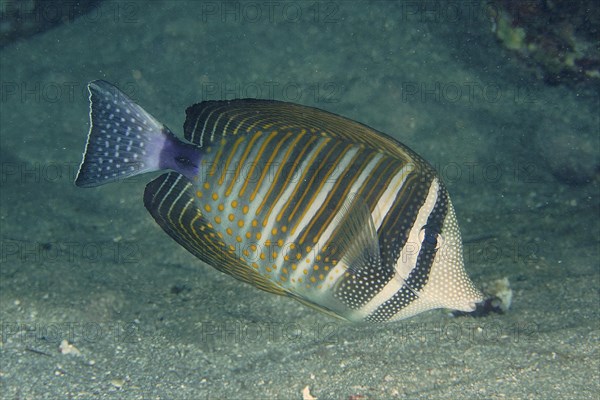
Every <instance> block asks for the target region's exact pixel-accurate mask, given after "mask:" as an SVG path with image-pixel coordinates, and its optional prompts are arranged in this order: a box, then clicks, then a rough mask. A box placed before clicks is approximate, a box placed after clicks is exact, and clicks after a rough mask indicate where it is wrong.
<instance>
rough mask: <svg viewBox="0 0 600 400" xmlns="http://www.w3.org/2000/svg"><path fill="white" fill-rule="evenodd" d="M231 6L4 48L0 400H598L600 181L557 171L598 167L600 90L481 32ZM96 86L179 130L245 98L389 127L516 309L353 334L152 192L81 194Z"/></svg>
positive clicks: (82, 26) (379, 16) (154, 16)
mask: <svg viewBox="0 0 600 400" xmlns="http://www.w3.org/2000/svg"><path fill="white" fill-rule="evenodd" d="M260 4H263V5H262V6H261V5H260ZM265 4H271V6H272V7H273V8H272V13H269V12H268V10H267V9H266V8H265V7H266V6H265ZM403 4H404V5H406V4H407V3H403ZM456 4H460V7H464V6H465V4H466V3H454V5H456ZM230 5H233V9H232V10H231V9H226V8H224V7H226V5H225V4H224V3H220V2H212V1H211V2H189V3H187V2H183V1H172V2H154V1H153V2H149V3H148V4H145V3H138V2H134V1H125V2H116V3H104V4H103V5H102V6H101V7H100V8H99V9H98V10H96V12H95V13H94V14H93V15H91V16H86V17H82V18H79V19H76V20H75V21H72V22H71V23H68V24H64V25H62V26H60V27H57V28H55V29H53V30H51V31H48V32H46V33H43V34H40V35H37V36H35V37H32V38H30V39H28V40H26V41H22V42H16V43H14V44H12V45H10V46H8V47H5V48H4V49H2V50H1V82H2V93H1V94H2V99H1V102H0V111H1V115H0V129H1V131H0V132H1V158H2V160H1V161H2V181H1V183H2V185H1V200H2V203H1V215H0V218H1V220H0V222H1V230H2V231H1V240H2V254H1V256H2V260H1V261H2V263H1V269H0V301H1V308H0V319H1V322H2V342H1V347H0V350H1V358H0V363H1V364H0V398H3V399H68V398H74V399H89V398H109V399H217V398H219V399H258V398H261V399H262V398H277V399H301V398H302V390H303V389H304V388H305V387H306V386H308V387H309V390H310V393H311V394H312V395H313V396H315V397H317V398H318V399H387V398H411V399H412V398H432V399H459V398H460V399H463V398H464V399H504V398H511V399H524V398H535V399H566V398H569V399H592V398H596V399H597V398H598V392H599V391H600V383H599V380H600V377H599V368H600V365H599V364H600V363H599V358H600V354H599V341H598V339H599V334H600V330H599V318H598V309H599V305H600V301H599V293H598V290H599V287H600V282H599V265H598V263H599V261H598V260H599V254H598V243H599V241H598V239H599V237H598V220H599V206H598V205H599V198H600V196H599V193H598V192H599V190H598V179H597V178H598V177H597V174H596V176H595V177H593V179H592V182H591V183H588V184H584V185H569V184H566V183H565V182H564V181H561V180H558V179H557V178H556V177H555V176H554V175H552V174H551V173H550V172H549V171H550V168H549V167H548V165H549V164H548V163H549V162H557V160H558V162H562V161H560V160H562V159H564V160H565V161H564V162H565V163H567V164H568V163H577V162H579V161H581V162H585V160H582V159H581V157H580V156H579V154H580V152H581V149H577V148H575V147H574V146H572V145H571V143H570V142H569V140H567V139H565V137H566V138H568V137H569V134H570V133H569V132H566V131H565V129H567V130H568V129H571V128H569V126H572V125H570V124H569V123H568V121H572V120H573V119H576V120H578V121H581V124H582V125H580V126H584V127H587V128H585V129H591V132H587V136H586V137H587V138H590V137H591V138H592V140H591V141H590V143H591V147H589V146H588V147H587V150H586V151H587V152H588V153H589V152H591V154H592V156H593V157H596V158H595V161H594V162H595V163H596V165H597V157H598V142H597V136H596V135H597V132H598V131H597V129H598V122H597V120H596V119H595V118H596V116H595V115H594V110H597V107H598V92H597V89H594V88H590V87H585V86H581V85H580V86H572V85H562V86H548V85H546V84H545V83H543V82H541V81H539V80H537V79H536V78H534V77H533V75H532V74H531V73H530V72H528V71H525V70H524V69H522V68H521V67H520V65H519V64H518V63H516V62H515V60H514V59H513V58H514V56H513V55H511V54H509V53H507V52H506V51H505V50H503V49H502V48H501V47H500V46H499V44H498V42H497V40H496V39H495V37H494V35H493V34H492V32H491V30H490V27H491V25H490V22H489V21H488V20H487V19H486V18H483V17H481V16H479V17H477V18H476V17H472V18H469V17H465V16H463V17H460V18H449V17H448V16H446V17H445V16H444V15H443V14H440V15H439V16H438V17H435V16H433V17H432V16H430V17H427V16H426V17H425V19H423V18H421V17H419V16H418V15H416V16H415V15H413V14H412V13H410V12H407V8H406V7H403V6H402V4H401V3H394V2H369V3H359V2H330V3H319V5H317V3H313V2H310V1H307V2H271V3H262V2H255V3H237V2H233V3H230ZM237 7H239V9H238V8H237ZM249 7H254V9H252V8H249ZM257 7H262V8H261V14H260V15H258V16H257V14H255V12H256V10H257ZM284 8H285V10H284ZM238 10H239V11H238ZM223 12H225V14H223ZM298 12H300V13H301V14H300V16H299V17H298V18H297V16H298V14H297V13H298ZM223 19H224V20H223ZM297 19H298V20H297ZM99 78H102V79H106V80H108V81H111V82H114V83H115V84H117V85H119V86H120V87H122V88H125V89H126V91H127V92H128V93H130V94H131V95H132V96H133V98H134V99H135V100H136V101H138V102H139V103H140V104H141V105H142V106H143V107H145V108H146V109H147V110H148V111H150V112H151V113H152V114H154V115H155V116H156V117H157V118H158V119H159V120H161V121H162V122H164V123H165V124H166V125H168V126H169V127H170V128H171V129H172V130H173V131H174V132H177V133H178V134H180V135H181V133H182V128H181V127H182V124H183V121H184V110H185V108H186V107H187V106H189V105H191V104H193V103H195V102H198V101H200V100H203V99H208V98H211V99H218V98H232V97H247V96H250V97H262V98H275V99H279V100H288V101H295V102H300V103H303V104H307V105H312V106H317V107H320V108H324V109H327V110H329V111H333V112H336V113H339V114H342V115H345V116H348V117H351V118H353V119H356V120H359V121H361V122H364V123H366V124H368V125H371V126H373V127H375V128H377V129H379V130H381V131H384V132H388V133H389V134H391V135H393V136H394V137H396V138H397V139H399V140H401V141H402V142H404V143H406V144H407V145H409V146H410V147H412V148H413V149H415V150H416V151H417V152H419V153H420V154H422V155H423V156H424V157H425V158H426V159H428V160H429V161H430V162H432V163H433V164H434V165H435V166H436V168H438V169H439V170H440V172H441V174H442V176H443V178H444V179H445V180H446V182H447V184H448V188H449V191H450V193H451V196H452V199H453V202H454V205H455V208H456V211H457V214H458V218H459V222H460V224H461V229H462V234H463V238H464V239H465V255H466V268H467V270H468V271H469V274H470V276H471V277H472V278H473V280H474V282H475V283H476V285H477V286H479V287H483V286H484V285H486V284H487V283H489V282H491V281H493V280H495V279H499V278H503V277H507V278H508V279H509V280H510V283H511V287H512V289H513V291H514V296H513V303H512V307H511V309H510V311H509V312H508V313H506V314H504V315H500V314H495V315H490V316H488V317H485V318H479V319H474V318H469V317H467V318H451V317H449V316H448V314H447V312H444V311H432V312H428V313H426V314H422V315H420V316H417V317H414V318H412V319H409V320H405V321H400V322H397V323H393V324H387V325H350V324H345V323H341V322H339V321H337V320H334V319H331V318H330V317H328V316H326V315H322V314H320V313H317V312H315V311H313V310H310V309H307V308H305V307H304V306H302V305H300V304H299V303H297V302H294V301H292V300H289V299H286V298H280V297H277V296H274V295H270V294H267V293H263V292H261V291H259V290H257V289H255V288H253V287H250V286H248V285H246V284H243V283H240V282H238V281H236V280H234V279H232V278H230V277H228V276H226V275H223V274H221V273H219V272H218V271H216V270H214V269H212V268H210V267H207V266H205V265H202V263H201V262H199V261H198V260H197V259H195V258H194V257H193V256H191V255H190V254H188V253H187V252H186V251H185V250H184V249H183V248H181V247H180V246H178V245H177V244H176V243H175V242H174V241H172V240H171V239H170V238H169V237H168V236H167V235H166V234H165V233H164V232H162V230H161V229H160V228H159V227H158V226H157V225H156V224H155V223H154V221H153V220H152V218H151V217H150V215H149V214H148V213H147V211H146V210H145V209H144V207H143V204H142V193H143V189H144V185H145V183H146V182H148V181H150V179H151V176H144V177H140V178H136V179H135V180H133V181H128V182H122V183H117V184H112V185H107V186H103V187H101V188H96V189H80V188H76V187H75V186H74V185H73V182H72V181H73V178H74V175H75V172H76V169H77V166H78V163H79V161H80V158H81V153H82V151H83V148H84V144H85V140H86V134H87V130H88V101H87V93H86V91H85V85H86V83H87V82H88V81H90V80H94V79H99ZM415 88H416V89H415ZM423 88H426V89H427V88H429V89H430V90H429V92H427V90H425V91H423ZM431 88H433V89H432V90H431ZM457 88H458V89H457ZM469 88H472V91H469ZM71 89H72V90H71ZM415 90H416V92H415ZM548 121H550V122H548ZM565 121H567V122H565ZM572 129H575V128H572ZM580 133H581V132H578V131H577V130H576V129H575V131H574V132H571V134H572V135H574V136H576V137H578V135H579V134H580ZM539 135H541V136H542V139H541V143H542V144H541V145H540V139H539V138H540V136H539ZM536 137H537V138H538V139H536ZM546 137H547V138H548V140H550V139H552V140H553V141H554V142H558V145H557V146H558V150H556V149H554V150H545V151H546V153H545V154H544V152H543V151H541V150H540V149H542V148H545V147H544V143H546V142H545V139H544V138H546ZM555 139H556V140H555ZM536 140H537V142H536ZM536 143H537V144H536ZM561 146H562V147H561ZM548 151H550V154H548ZM552 160H554V161H552ZM589 169H590V167H589V165H588V170H589ZM592 170H593V166H592ZM63 340H67V341H68V342H69V343H71V344H73V345H74V346H75V347H76V348H77V349H78V351H79V352H80V354H73V353H71V354H64V353H61V352H60V351H59V346H60V343H61V342H62V341H63Z"/></svg>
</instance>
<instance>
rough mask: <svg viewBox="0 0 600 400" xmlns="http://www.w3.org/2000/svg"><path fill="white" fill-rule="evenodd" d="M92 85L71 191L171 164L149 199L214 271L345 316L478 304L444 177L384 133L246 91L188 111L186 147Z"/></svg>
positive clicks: (111, 90) (113, 93)
mask: <svg viewBox="0 0 600 400" xmlns="http://www.w3.org/2000/svg"><path fill="white" fill-rule="evenodd" d="M88 87H89V92H90V103H91V105H90V119H91V121H90V124H91V127H90V133H89V137H88V142H87V146H86V149H85V153H84V156H83V162H82V164H81V167H80V170H79V173H78V175H77V179H76V182H75V183H76V184H77V186H82V187H91V186H98V185H103V184H105V183H109V182H114V181H117V180H120V179H124V178H127V177H131V176H134V175H138V174H142V173H145V172H151V171H159V170H169V171H170V172H167V173H164V174H163V175H161V176H159V177H158V178H156V179H154V180H153V181H151V182H150V183H149V184H148V185H147V186H146V190H145V193H144V204H145V206H146V208H147V209H148V211H149V212H150V214H151V215H152V217H153V218H154V219H155V220H156V222H157V223H158V225H159V226H160V227H162V229H163V230H164V231H165V232H167V233H168V234H169V236H171V237H172V238H173V239H175V241H177V242H178V243H179V244H180V245H181V246H183V247H184V248H186V249H187V250H188V251H190V252H191V253H192V254H194V255H195V256H197V257H198V258H199V259H201V260H202V261H204V262H205V263H207V264H209V265H211V266H213V267H214V268H216V269H218V270H220V271H222V272H225V273H227V274H229V275H231V276H233V277H235V278H237V279H239V280H241V281H244V282H247V283H249V284H252V285H254V286H256V287H258V288H260V289H262V290H265V291H268V292H271V293H275V294H279V295H286V296H289V297H292V298H294V299H296V300H298V301H300V302H302V303H304V304H307V305H309V306H311V307H314V308H317V309H319V310H321V311H323V312H326V313H328V314H331V315H334V316H337V317H340V318H343V319H347V320H351V321H363V320H366V321H373V322H383V321H392V320H398V319H402V318H406V317H409V316H412V315H415V314H417V313H420V312H423V311H426V310H430V309H434V308H440V307H444V308H450V309H457V310H462V311H472V310H474V309H475V304H476V303H477V302H479V301H481V300H482V297H481V294H480V293H479V291H478V290H477V289H475V288H474V286H473V284H472V283H471V281H470V279H469V278H468V276H467V275H466V273H465V270H464V267H463V256H462V243H461V238H460V232H459V229H458V224H457V222H456V216H455V214H454V209H453V207H452V203H451V201H450V197H449V196H448V193H447V191H446V188H445V186H444V184H443V183H442V182H441V180H440V178H439V177H438V176H437V174H436V172H435V171H434V170H433V168H432V167H431V166H430V165H429V164H428V163H427V162H426V161H425V160H423V159H422V158H421V157H420V156H418V155H417V154H416V153H414V152H413V151H412V150H410V149H409V148H407V147H406V146H404V145H402V144H401V143H399V142H397V141H396V140H394V139H392V138H391V137H389V136H387V135H385V134H383V133H381V132H378V131H376V130H374V129H371V128H369V127H367V126H365V125H362V124H360V123H358V122H355V121H352V120H349V119H347V118H344V117H341V116H338V115H335V114H331V113H328V112H325V111H322V110H319V109H316V108H311V107H306V106H301V105H297V104H291V103H285V102H279V101H267V100H254V99H242V100H231V101H205V102H202V103H199V104H195V105H193V106H191V107H189V108H188V109H187V110H186V120H185V124H184V134H185V139H186V140H187V143H186V142H183V141H182V140H180V139H178V138H177V137H176V136H175V135H174V134H173V133H172V132H171V131H170V130H169V129H168V128H167V127H166V126H164V125H163V124H161V123H160V122H158V121H157V120H156V119H155V118H154V117H152V116H151V115H150V114H149V113H147V112H146V111H145V110H143V109H142V108H141V107H140V106H139V105H137V104H135V103H134V102H133V101H132V100H131V99H130V98H128V97H127V96H126V95H125V94H124V93H122V92H120V91H119V90H118V89H117V88H116V87H114V86H112V85H111V84H109V83H107V82H104V81H94V82H91V83H90V84H89V86H88Z"/></svg>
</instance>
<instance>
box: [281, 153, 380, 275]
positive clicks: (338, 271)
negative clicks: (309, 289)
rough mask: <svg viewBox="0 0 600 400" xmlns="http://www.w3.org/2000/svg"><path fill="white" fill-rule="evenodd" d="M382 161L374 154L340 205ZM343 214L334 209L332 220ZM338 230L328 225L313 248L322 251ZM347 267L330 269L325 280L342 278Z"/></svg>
mask: <svg viewBox="0 0 600 400" xmlns="http://www.w3.org/2000/svg"><path fill="white" fill-rule="evenodd" d="M383 159H384V157H383V155H382V154H379V153H378V154H376V155H375V156H374V157H373V158H372V159H371V161H370V162H369V163H368V164H367V165H365V167H364V168H363V170H362V171H361V173H360V174H359V175H358V177H357V178H356V180H355V181H354V183H353V184H352V185H348V187H347V188H346V189H345V190H344V193H343V194H342V196H341V197H340V205H341V204H342V203H343V200H344V199H346V198H347V196H348V195H349V193H360V192H361V191H362V190H363V187H364V183H365V181H366V180H367V179H368V177H369V176H370V174H371V172H372V171H373V170H374V169H375V167H376V166H377V165H379V163H380V162H381V161H382V160H383ZM342 212H344V210H342V209H341V208H340V207H339V206H338V207H337V208H336V212H335V213H332V220H336V219H335V218H336V217H339V216H340V214H341V213H342ZM338 228H339V226H338V225H337V224H333V223H328V224H326V226H325V231H324V232H323V233H322V234H321V235H319V240H318V242H317V243H316V244H315V246H314V248H316V249H319V250H320V249H324V248H325V247H326V246H328V245H329V244H330V243H329V241H330V239H331V237H332V236H333V233H334V232H335V231H336V230H337V229H338ZM346 269H347V266H345V265H343V264H342V263H338V264H337V265H336V266H335V267H333V268H331V269H330V271H329V272H328V274H327V278H329V277H333V282H336V281H337V280H338V279H339V278H340V277H341V276H343V274H344V272H345V271H346ZM301 277H302V271H301V270H300V269H298V270H296V271H294V273H293V274H292V275H291V276H290V278H294V279H296V280H297V279H298V278H301Z"/></svg>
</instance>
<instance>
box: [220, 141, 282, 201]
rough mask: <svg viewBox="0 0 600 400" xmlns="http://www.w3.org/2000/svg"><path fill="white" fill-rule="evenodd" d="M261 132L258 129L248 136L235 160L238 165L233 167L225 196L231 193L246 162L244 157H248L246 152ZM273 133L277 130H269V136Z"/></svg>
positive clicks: (250, 148)
mask: <svg viewBox="0 0 600 400" xmlns="http://www.w3.org/2000/svg"><path fill="white" fill-rule="evenodd" d="M261 133H262V132H261V131H258V132H256V133H254V135H252V137H251V138H250V142H248V144H247V145H246V148H245V149H244V152H243V153H242V155H241V157H240V158H239V159H238V160H237V163H238V165H237V168H236V169H235V174H234V176H233V179H232V180H231V183H230V184H229V186H228V187H227V189H226V190H225V197H229V195H230V194H231V191H232V190H233V186H234V185H235V183H236V182H237V180H238V178H239V176H240V171H241V170H242V165H243V164H244V163H245V162H246V159H247V158H248V154H249V153H250V151H251V150H252V147H253V146H254V143H255V142H256V141H257V140H258V139H259V138H260V137H261ZM274 134H277V132H271V135H270V136H273V135H274ZM236 143H237V142H236ZM234 147H235V146H234ZM234 153H235V150H234V151H232V155H233V154H234Z"/></svg>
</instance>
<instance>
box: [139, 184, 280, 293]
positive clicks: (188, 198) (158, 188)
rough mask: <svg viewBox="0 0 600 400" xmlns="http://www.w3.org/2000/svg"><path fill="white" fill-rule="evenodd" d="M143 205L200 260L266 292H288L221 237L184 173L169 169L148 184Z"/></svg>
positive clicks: (162, 226) (175, 238) (164, 228)
mask: <svg viewBox="0 0 600 400" xmlns="http://www.w3.org/2000/svg"><path fill="white" fill-rule="evenodd" d="M144 205H145V206H146V209H148V211H149V212H150V214H151V215H152V217H153V218H154V220H155V221H156V222H157V223H158V225H159V226H160V227H161V228H162V229H163V230H164V231H165V232H166V233H167V234H168V235H169V236H171V237H172V238H173V239H174V240H175V241H176V242H177V243H179V244H180V245H181V246H183V247H184V248H185V249H186V250H188V251H189V252H190V253H192V254H193V255H195V256H196V257H198V258H199V259H200V260H202V261H204V262H205V263H207V264H208V265H210V266H212V267H214V268H216V269H218V270H219V271H221V272H224V273H226V274H229V275H231V276H233V277H234V278H236V279H239V280H241V281H243V282H246V283H250V284H252V285H254V286H256V287H258V288H259V289H262V290H264V291H267V292H270V293H275V294H280V295H283V294H286V291H285V290H284V289H283V288H281V287H280V286H278V285H277V284H276V283H274V282H272V281H271V280H269V279H268V278H266V277H264V276H262V275H261V274H260V273H259V272H258V271H255V270H254V269H253V268H252V267H251V266H249V265H248V264H247V263H246V262H245V261H244V260H242V259H241V258H240V256H239V254H238V253H237V252H236V251H235V250H231V248H230V247H229V245H228V244H226V243H224V242H223V241H221V240H220V239H219V237H218V235H217V234H216V233H215V231H214V229H213V227H212V225H211V224H210V223H209V222H208V221H207V220H206V219H205V218H204V217H203V215H202V210H201V209H200V207H199V202H198V200H197V198H196V196H195V189H194V185H193V184H192V183H191V182H190V181H189V180H188V179H186V178H185V177H184V176H183V175H181V174H178V173H176V172H170V173H167V174H163V175H161V176H159V177H158V178H156V179H154V180H153V181H151V182H150V183H148V185H146V190H145V192H144Z"/></svg>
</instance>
